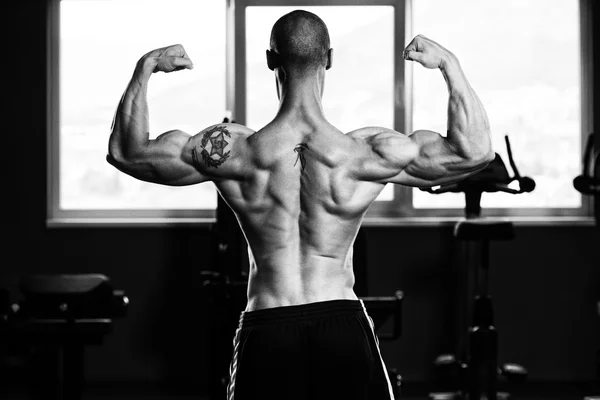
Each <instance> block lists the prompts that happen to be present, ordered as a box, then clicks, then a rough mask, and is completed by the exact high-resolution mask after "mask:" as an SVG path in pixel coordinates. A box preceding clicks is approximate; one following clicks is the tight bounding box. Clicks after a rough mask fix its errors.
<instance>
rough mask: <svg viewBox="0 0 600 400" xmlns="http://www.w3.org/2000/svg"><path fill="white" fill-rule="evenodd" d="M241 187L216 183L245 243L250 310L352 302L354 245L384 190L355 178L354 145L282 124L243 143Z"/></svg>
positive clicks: (317, 128)
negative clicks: (359, 230)
mask: <svg viewBox="0 0 600 400" xmlns="http://www.w3.org/2000/svg"><path fill="white" fill-rule="evenodd" d="M246 142H247V144H248V146H247V148H246V151H247V153H248V158H249V159H248V160H247V164H246V166H247V169H246V173H245V176H244V177H243V179H242V180H236V179H230V180H221V181H216V182H215V183H216V185H217V187H218V189H219V192H220V193H221V195H222V196H223V198H224V199H225V201H226V202H227V203H228V204H229V206H230V207H231V208H232V210H233V211H234V212H235V214H236V216H237V218H238V221H239V222H240V226H241V228H242V230H243V231H244V234H245V236H246V239H247V241H248V245H249V248H248V253H249V258H250V279H249V288H248V295H249V298H248V309H249V310H252V309H260V308H269V307H276V306H285V305H292V304H303V303H309V302H315V301H323V300H330V299H356V295H355V294H354V292H353V290H352V287H353V285H354V274H353V271H352V244H353V242H354V238H355V237H356V234H357V232H358V229H359V227H360V223H361V221H362V217H363V216H364V214H365V212H366V211H367V209H368V207H369V206H370V204H371V203H372V202H373V200H374V199H375V198H376V197H377V195H378V194H379V193H380V192H381V190H382V189H383V187H384V186H385V185H384V184H382V183H378V182H369V181H365V180H358V179H356V177H355V176H354V175H353V169H354V167H355V166H356V165H355V164H356V160H357V155H358V154H357V153H358V152H360V151H364V149H362V148H361V146H360V144H359V142H358V141H356V140H354V139H353V138H352V137H351V136H348V135H345V134H343V133H342V132H340V131H339V130H338V129H336V128H335V127H334V126H332V125H331V124H329V123H328V122H327V121H325V120H321V121H318V122H315V121H311V122H307V121H306V120H301V119H297V118H294V119H292V118H287V119H284V118H279V119H276V120H275V121H273V122H272V123H270V124H268V125H267V126H265V127H264V128H263V129H261V130H260V131H258V132H256V133H252V134H249V135H248V136H247V138H246Z"/></svg>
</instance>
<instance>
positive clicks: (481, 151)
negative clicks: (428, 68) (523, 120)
mask: <svg viewBox="0 0 600 400" xmlns="http://www.w3.org/2000/svg"><path fill="white" fill-rule="evenodd" d="M440 70H441V71H442V75H443V76H444V79H445V80H446V84H447V87H448V94H449V98H448V134H447V138H446V139H447V141H448V143H449V144H450V145H451V146H452V148H453V149H454V150H455V151H456V152H457V153H458V154H459V155H460V156H462V157H465V158H469V159H480V158H489V157H491V155H493V152H492V146H491V137H490V127H489V122H488V118H487V114H486V112H485V108H484V107H483V104H482V103H481V101H480V100H479V97H478V96H477V94H476V93H475V91H474V90H473V88H472V87H471V85H470V84H469V82H468V81H467V78H466V76H465V74H464V72H463V70H462V68H461V67H460V64H459V62H458V60H457V59H456V57H454V56H453V55H450V56H449V57H448V58H447V59H446V60H445V61H444V62H443V63H442V64H441V65H440Z"/></svg>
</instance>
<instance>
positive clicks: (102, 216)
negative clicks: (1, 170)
mask: <svg viewBox="0 0 600 400" xmlns="http://www.w3.org/2000/svg"><path fill="white" fill-rule="evenodd" d="M591 1H593V0H579V10H580V11H579V16H580V25H579V26H580V56H581V59H580V64H581V155H583V152H584V148H585V141H586V139H587V135H588V134H589V132H591V131H592V130H593V123H594V119H593V118H594V116H593V100H594V98H593V94H594V93H593V85H592V83H593V78H594V76H593V69H594V65H593V51H592V49H593V32H592V29H593V26H592V21H593V15H592V5H591ZM249 6H266V7H268V6H297V7H305V6H306V7H308V6H392V7H394V31H395V35H394V52H395V54H394V67H393V69H394V113H393V115H394V126H393V128H394V129H395V130H397V131H399V132H405V133H410V132H412V68H413V65H412V63H406V62H404V60H403V59H402V52H403V50H404V46H405V43H407V41H408V40H410V38H411V37H412V35H413V33H412V29H411V25H412V18H411V16H412V11H411V10H412V0H290V1H285V0H226V10H225V13H226V24H227V26H226V62H225V65H226V88H225V91H226V107H225V109H226V115H228V116H231V118H232V119H233V120H234V121H236V122H238V123H241V124H244V123H245V122H246V121H245V119H246V89H247V88H246V48H245V46H246V44H245V43H246V41H245V28H246V8H247V7H249ZM47 29H48V32H47V36H46V37H47V41H48V43H47V49H48V52H47V60H48V61H47V65H48V68H47V86H48V87H47V96H48V97H47V126H48V131H47V139H48V146H47V151H48V153H47V157H48V160H47V166H48V168H47V182H48V183H47V195H48V197H47V219H46V221H47V222H46V223H47V226H49V227H68V226H81V225H87V226H90V225H98V226H130V225H134V226H137V225H144V226H165V225H193V226H198V225H206V224H212V223H214V222H215V220H216V210H200V209H197V210H165V209H153V210H92V209H90V210H87V209H86V210H62V209H60V208H59V200H60V199H59V195H60V193H59V188H60V186H59V185H60V176H59V162H60V154H59V149H60V142H59V140H60V121H59V117H60V109H59V106H60V105H59V100H60V94H59V90H60V82H59V68H60V65H59V55H60V53H59V52H60V0H51V1H50V4H49V18H48V27H47ZM517 157H518V156H517ZM525 172H526V171H525ZM412 199H413V188H410V187H405V186H401V185H394V200H392V201H378V202H375V203H373V204H372V206H371V207H370V209H369V211H368V212H367V214H366V216H365V220H364V223H363V224H364V225H367V226H386V225H389V226H394V225H406V226H412V225H419V226H422V225H433V226H438V225H445V224H451V223H453V222H455V221H456V220H457V219H460V218H462V217H463V209H461V208H431V209H424V208H415V207H414V206H413V204H412V203H413V202H412ZM581 199H582V205H581V207H579V208H485V210H484V214H485V215H486V216H494V217H505V218H508V219H511V220H513V221H515V222H516V223H520V224H526V225H540V224H541V225H546V224H554V225H555V224H567V225H572V224H583V225H591V224H593V217H592V213H593V199H592V197H591V196H584V195H581Z"/></svg>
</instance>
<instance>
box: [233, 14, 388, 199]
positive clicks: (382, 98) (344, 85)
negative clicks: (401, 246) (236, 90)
mask: <svg viewBox="0 0 600 400" xmlns="http://www.w3.org/2000/svg"><path fill="white" fill-rule="evenodd" d="M296 8H297V7H289V6H288V7H260V6H254V7H248V8H247V9H246V35H245V37H246V77H247V78H246V81H247V89H246V90H247V91H246V120H247V122H246V124H247V125H248V126H249V127H250V128H253V129H260V128H261V127H262V126H264V125H266V124H267V123H268V122H270V121H271V120H272V119H273V117H274V116H275V114H276V113H277V108H278V106H279V101H278V99H277V94H276V92H275V89H274V88H275V85H274V79H275V77H274V75H273V72H272V71H270V70H269V69H268V68H267V67H266V59H265V50H267V49H268V47H269V37H270V35H271V28H272V27H273V24H274V23H275V22H276V21H277V20H278V19H279V17H281V16H282V15H284V14H287V13H289V12H291V11H293V10H295V9H296ZM303 9H304V10H306V11H309V12H313V13H315V14H317V15H319V17H321V18H322V19H323V21H324V22H325V24H326V25H327V28H328V30H329V35H330V40H331V47H332V48H333V49H334V54H333V68H331V69H330V70H328V71H327V77H326V82H325V91H324V93H323V108H324V112H325V115H326V117H327V118H328V120H329V121H330V122H331V123H332V124H333V125H334V126H336V127H337V128H338V129H340V130H341V131H342V132H350V131H352V130H354V129H357V128H360V127H363V126H369V125H377V126H387V127H393V126H394V90H393V89H394V86H393V82H394V8H393V7H391V6H369V7H365V6H347V7H343V6H333V7H332V6H320V7H303ZM369 60H371V61H369ZM375 60H376V61H375ZM393 197H394V191H393V186H392V185H388V186H387V187H386V188H385V189H384V190H383V192H382V193H381V194H380V196H379V200H380V201H382V200H385V201H391V200H393Z"/></svg>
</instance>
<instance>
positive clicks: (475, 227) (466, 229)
mask: <svg viewBox="0 0 600 400" xmlns="http://www.w3.org/2000/svg"><path fill="white" fill-rule="evenodd" d="M454 237H456V238H457V239H459V240H511V239H513V238H514V237H515V231H514V224H513V223H512V222H510V221H506V220H502V219H488V218H473V219H464V220H461V221H459V222H457V223H456V225H455V226H454Z"/></svg>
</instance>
